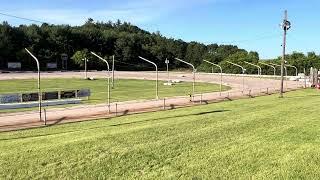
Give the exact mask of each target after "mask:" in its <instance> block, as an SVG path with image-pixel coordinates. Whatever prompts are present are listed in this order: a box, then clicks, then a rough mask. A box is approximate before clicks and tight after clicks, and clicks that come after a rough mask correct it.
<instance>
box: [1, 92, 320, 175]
mask: <svg viewBox="0 0 320 180" xmlns="http://www.w3.org/2000/svg"><path fill="white" fill-rule="evenodd" d="M319 104H320V92H319V91H316V90H302V91H296V92H290V93H287V94H286V97H285V98H283V99H279V98H277V95H272V96H265V97H259V98H254V99H244V100H237V101H231V102H222V103H216V104H210V105H203V106H197V107H190V108H182V109H176V110H170V111H164V112H154V113H146V114H139V115H130V116H123V117H119V118H113V119H107V120H97V121H91V122H82V123H73V124H65V125H57V126H52V127H47V128H38V129H32V130H24V131H16V132H7V133H0V167H1V168H0V179H31V178H32V179H44V178H45V179H46V178H50V179H70V178H72V179H98V178H100V179H104V178H106V179H113V178H114V179H137V178H142V179H177V178H182V179H213V178H224V179H228V178H231V179H235V178H236V179H238V178H240V179H250V178H253V179H261V178H265V179H273V178H276V179H279V178H280V179H292V178H294V179H301V178H302V179H317V178H318V177H320V151H319V149H320V120H319Z"/></svg>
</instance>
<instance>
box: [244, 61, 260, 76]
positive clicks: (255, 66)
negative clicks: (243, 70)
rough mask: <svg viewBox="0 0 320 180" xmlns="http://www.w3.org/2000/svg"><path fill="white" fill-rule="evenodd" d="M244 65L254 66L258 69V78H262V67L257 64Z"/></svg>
mask: <svg viewBox="0 0 320 180" xmlns="http://www.w3.org/2000/svg"><path fill="white" fill-rule="evenodd" d="M244 63H246V64H249V65H251V66H254V67H256V68H258V76H260V75H261V71H262V69H261V67H260V66H258V65H255V64H253V63H249V62H247V61H244Z"/></svg>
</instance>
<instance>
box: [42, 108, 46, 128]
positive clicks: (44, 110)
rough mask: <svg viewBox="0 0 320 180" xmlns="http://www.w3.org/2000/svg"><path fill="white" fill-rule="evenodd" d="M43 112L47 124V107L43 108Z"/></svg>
mask: <svg viewBox="0 0 320 180" xmlns="http://www.w3.org/2000/svg"><path fill="white" fill-rule="evenodd" d="M43 113H44V125H45V126H46V125H47V109H43Z"/></svg>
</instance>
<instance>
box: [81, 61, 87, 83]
mask: <svg viewBox="0 0 320 180" xmlns="http://www.w3.org/2000/svg"><path fill="white" fill-rule="evenodd" d="M82 60H83V61H84V78H85V79H88V71H87V62H88V59H87V58H84V59H82Z"/></svg>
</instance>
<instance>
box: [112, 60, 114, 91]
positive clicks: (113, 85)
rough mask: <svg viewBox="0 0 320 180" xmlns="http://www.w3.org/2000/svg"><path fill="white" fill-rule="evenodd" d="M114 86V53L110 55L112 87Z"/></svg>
mask: <svg viewBox="0 0 320 180" xmlns="http://www.w3.org/2000/svg"><path fill="white" fill-rule="evenodd" d="M113 88H114V55H113V56H112V89H113Z"/></svg>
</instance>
